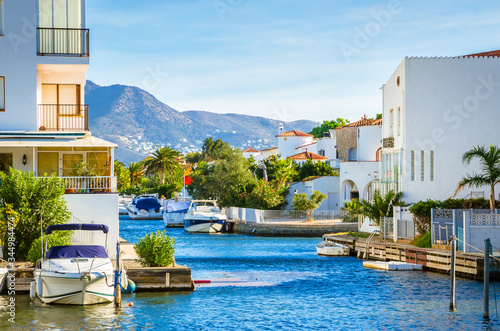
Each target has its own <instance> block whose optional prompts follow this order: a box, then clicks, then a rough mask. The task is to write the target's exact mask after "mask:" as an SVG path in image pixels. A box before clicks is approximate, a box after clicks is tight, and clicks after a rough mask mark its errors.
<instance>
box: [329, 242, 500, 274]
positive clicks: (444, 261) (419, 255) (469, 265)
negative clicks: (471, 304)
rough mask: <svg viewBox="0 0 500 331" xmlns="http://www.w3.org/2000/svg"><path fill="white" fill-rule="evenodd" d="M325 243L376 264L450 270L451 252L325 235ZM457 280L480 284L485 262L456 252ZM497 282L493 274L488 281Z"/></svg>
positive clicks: (475, 256)
mask: <svg viewBox="0 0 500 331" xmlns="http://www.w3.org/2000/svg"><path fill="white" fill-rule="evenodd" d="M323 238H324V239H325V240H328V241H332V242H335V243H339V244H345V245H347V246H349V247H350V248H351V252H352V253H354V254H355V255H356V256H357V257H359V258H364V259H370V260H378V261H400V262H407V263H415V264H421V265H422V266H423V269H424V270H428V271H433V272H439V273H449V272H450V266H451V252H450V251H449V250H444V249H436V248H418V247H415V246H413V245H410V244H407V243H395V242H391V241H380V239H379V238H378V237H374V238H373V239H372V240H371V241H370V242H369V243H368V242H367V239H365V238H355V237H348V236H339V235H334V234H326V235H324V236H323ZM492 267H493V268H492V270H493V271H495V268H498V263H497V262H496V261H492ZM455 270H456V272H457V276H459V277H463V278H470V279H475V280H482V279H483V276H484V258H483V257H482V256H481V255H479V254H464V253H461V252H457V255H456V267H455ZM492 276H493V278H497V279H500V278H498V276H497V275H496V273H495V272H493V274H492V275H490V277H492Z"/></svg>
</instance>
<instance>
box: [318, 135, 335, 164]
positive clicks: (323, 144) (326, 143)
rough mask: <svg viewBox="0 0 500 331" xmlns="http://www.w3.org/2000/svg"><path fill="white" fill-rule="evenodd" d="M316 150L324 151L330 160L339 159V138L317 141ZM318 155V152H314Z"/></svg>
mask: <svg viewBox="0 0 500 331" xmlns="http://www.w3.org/2000/svg"><path fill="white" fill-rule="evenodd" d="M316 150H317V151H320V150H324V151H325V157H327V158H328V159H329V160H336V159H337V138H320V139H318V140H316ZM314 153H318V152H314Z"/></svg>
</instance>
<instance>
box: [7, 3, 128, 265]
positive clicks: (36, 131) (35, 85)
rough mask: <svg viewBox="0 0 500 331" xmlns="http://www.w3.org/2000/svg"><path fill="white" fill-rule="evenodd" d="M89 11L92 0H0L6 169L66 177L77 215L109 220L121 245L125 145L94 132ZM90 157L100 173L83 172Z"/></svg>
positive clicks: (69, 200) (112, 238)
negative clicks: (88, 88) (117, 164)
mask: <svg viewBox="0 0 500 331" xmlns="http://www.w3.org/2000/svg"><path fill="white" fill-rule="evenodd" d="M85 15H86V13H85V0H59V1H57V3H56V2H55V1H52V0H39V1H37V0H27V1H22V2H21V1H16V0H0V59H1V61H0V171H1V170H6V169H7V168H9V167H14V168H16V169H19V170H22V171H33V172H34V173H35V174H36V175H38V176H45V175H46V174H53V173H55V174H57V175H58V176H60V177H62V178H64V179H66V194H65V199H66V201H67V203H68V207H69V209H70V211H71V212H72V214H73V216H75V217H76V218H78V219H80V220H81V221H83V222H94V223H104V224H107V225H108V226H109V227H110V233H109V240H108V244H109V245H108V247H113V245H114V243H116V241H117V240H118V232H119V223H118V209H117V205H118V194H117V190H116V178H115V177H114V176H113V175H114V169H113V161H114V149H115V148H116V147H117V146H116V145H115V144H114V143H110V142H107V141H105V140H102V139H99V138H96V137H92V135H91V132H90V131H89V124H88V123H89V113H91V112H92V109H89V107H88V106H87V105H86V104H85V100H84V85H85V81H86V80H85V74H86V71H87V69H88V66H89V55H90V54H89V30H88V29H87V28H86V25H85ZM83 161H84V162H85V164H86V165H87V167H88V168H89V169H92V170H93V171H94V173H95V175H93V176H88V177H83V176H78V175H77V174H76V173H75V171H74V169H73V167H74V165H75V164H78V163H80V164H82V162H83ZM113 255H114V249H110V256H113Z"/></svg>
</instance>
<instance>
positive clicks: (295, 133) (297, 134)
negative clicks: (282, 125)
mask: <svg viewBox="0 0 500 331" xmlns="http://www.w3.org/2000/svg"><path fill="white" fill-rule="evenodd" d="M276 137H314V136H313V135H312V134H309V133H304V132H300V131H297V130H293V131H287V132H285V133H282V134H279V135H277V136H276Z"/></svg>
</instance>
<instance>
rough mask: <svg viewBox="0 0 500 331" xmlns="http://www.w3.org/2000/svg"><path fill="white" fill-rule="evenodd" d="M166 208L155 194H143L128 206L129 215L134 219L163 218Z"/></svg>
mask: <svg viewBox="0 0 500 331" xmlns="http://www.w3.org/2000/svg"><path fill="white" fill-rule="evenodd" d="M163 211H164V208H163V207H162V206H161V204H160V202H159V201H158V198H157V197H156V196H154V195H141V196H138V197H137V198H135V199H134V200H133V201H132V203H131V204H130V205H128V206H127V212H128V216H129V217H130V218H131V219H133V220H161V219H162V218H163Z"/></svg>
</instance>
